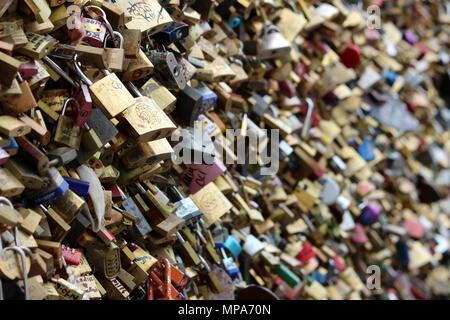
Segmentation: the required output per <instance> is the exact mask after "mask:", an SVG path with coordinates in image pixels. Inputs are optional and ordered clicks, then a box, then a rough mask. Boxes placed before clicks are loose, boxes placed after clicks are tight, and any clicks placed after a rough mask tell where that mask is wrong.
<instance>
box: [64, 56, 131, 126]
mask: <svg viewBox="0 0 450 320" xmlns="http://www.w3.org/2000/svg"><path fill="white" fill-rule="evenodd" d="M72 62H73V66H74V68H75V70H76V72H77V73H78V74H79V75H80V77H81V79H82V80H83V81H84V82H85V83H86V84H87V85H88V86H89V91H90V92H91V95H92V98H93V101H94V103H95V105H96V106H98V107H99V108H100V109H101V110H102V111H103V113H104V114H105V115H106V116H107V117H108V118H109V119H111V118H114V117H115V116H117V115H118V114H120V113H122V112H123V111H124V110H125V109H127V108H128V107H130V106H131V105H132V104H134V99H133V96H132V95H131V94H130V92H128V90H127V89H126V88H125V86H124V84H123V83H122V81H120V80H119V78H118V77H117V76H116V75H115V74H114V73H110V72H109V71H108V70H102V72H103V73H104V74H105V77H104V78H102V79H100V80H98V81H97V82H95V83H93V82H92V81H91V80H90V79H89V78H88V77H87V76H86V75H85V74H84V72H83V71H82V70H81V68H80V66H79V65H78V55H77V54H75V55H74V56H73V60H72Z"/></svg>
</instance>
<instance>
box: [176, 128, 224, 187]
mask: <svg viewBox="0 0 450 320" xmlns="http://www.w3.org/2000/svg"><path fill="white" fill-rule="evenodd" d="M172 140H174V141H178V143H177V144H176V146H175V148H174V155H173V158H172V159H173V161H176V162H177V163H179V164H181V163H183V164H186V165H188V164H198V165H201V164H203V163H206V164H213V165H214V167H213V168H214V170H213V171H214V173H217V171H222V172H223V171H225V170H223V167H222V166H220V163H217V165H215V162H214V161H215V148H214V144H213V142H212V139H211V137H210V136H209V134H208V133H207V132H205V131H202V130H201V129H199V128H196V127H193V128H183V129H181V130H180V131H176V132H175V134H174V135H173V136H172ZM201 168H202V167H201V166H199V168H198V169H201ZM195 170H196V168H193V169H192V170H186V172H185V174H184V175H185V178H186V183H188V184H190V183H191V180H192V177H193V173H194V171H195ZM202 175H203V176H204V175H205V174H204V173H202ZM203 186H204V185H202V187H203Z"/></svg>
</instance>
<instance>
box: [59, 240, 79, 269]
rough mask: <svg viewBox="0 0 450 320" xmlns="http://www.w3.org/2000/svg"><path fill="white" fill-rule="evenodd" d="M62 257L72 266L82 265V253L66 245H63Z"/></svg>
mask: <svg viewBox="0 0 450 320" xmlns="http://www.w3.org/2000/svg"><path fill="white" fill-rule="evenodd" d="M61 255H62V256H63V258H64V260H65V261H66V262H67V263H68V264H70V265H75V266H77V265H79V264H80V258H81V252H80V251H78V250H76V249H72V248H69V247H66V246H65V245H62V248H61Z"/></svg>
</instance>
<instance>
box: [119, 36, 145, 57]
mask: <svg viewBox="0 0 450 320" xmlns="http://www.w3.org/2000/svg"><path fill="white" fill-rule="evenodd" d="M122 35H123V40H124V46H123V48H124V50H125V58H127V59H137V58H138V55H139V51H140V48H141V37H142V33H141V31H140V30H138V29H125V30H123V32H122Z"/></svg>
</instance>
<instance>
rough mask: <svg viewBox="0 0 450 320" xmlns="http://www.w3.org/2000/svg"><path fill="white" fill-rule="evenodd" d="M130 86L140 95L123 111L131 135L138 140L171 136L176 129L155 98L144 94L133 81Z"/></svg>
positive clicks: (123, 120) (124, 120) (124, 121)
mask: <svg viewBox="0 0 450 320" xmlns="http://www.w3.org/2000/svg"><path fill="white" fill-rule="evenodd" d="M129 86H130V88H131V89H132V91H133V92H134V93H135V94H136V95H137V96H138V97H137V98H136V99H135V103H134V104H133V105H132V106H130V107H129V108H128V109H127V110H125V111H124V112H123V113H122V115H121V116H122V119H121V121H122V122H123V123H124V125H125V126H126V127H127V128H129V129H130V131H129V132H130V134H131V136H132V137H133V138H135V139H137V141H151V140H158V139H162V138H165V137H167V136H169V135H170V134H171V133H172V132H173V131H174V130H175V129H176V126H175V124H174V123H173V122H172V120H170V118H169V117H168V116H167V115H166V114H165V113H164V111H162V110H161V108H160V107H159V106H158V105H157V104H156V103H155V102H154V101H153V99H150V98H148V97H144V96H142V94H141V93H140V92H139V90H137V88H136V87H135V86H134V85H133V84H132V83H129Z"/></svg>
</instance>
